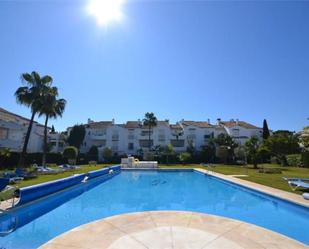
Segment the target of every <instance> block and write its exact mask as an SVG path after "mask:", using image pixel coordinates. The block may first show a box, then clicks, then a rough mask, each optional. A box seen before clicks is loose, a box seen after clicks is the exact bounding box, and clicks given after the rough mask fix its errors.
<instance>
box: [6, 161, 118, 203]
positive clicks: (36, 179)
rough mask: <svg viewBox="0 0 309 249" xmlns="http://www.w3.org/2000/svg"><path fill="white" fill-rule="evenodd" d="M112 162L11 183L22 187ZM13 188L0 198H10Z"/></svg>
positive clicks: (100, 166) (15, 186) (83, 166)
mask: <svg viewBox="0 0 309 249" xmlns="http://www.w3.org/2000/svg"><path fill="white" fill-rule="evenodd" d="M112 165H114V164H110V165H108V164H97V165H91V166H90V165H80V169H76V170H70V171H65V172H61V173H58V174H50V175H38V177H36V178H32V179H29V180H22V181H20V182H17V183H15V184H12V186H13V187H14V189H15V188H22V187H27V186H31V185H35V184H39V183H43V182H48V181H53V180H57V179H61V178H64V177H68V176H72V175H74V174H81V173H87V172H89V171H92V170H97V169H102V168H105V167H108V166H112ZM52 168H56V167H52ZM14 189H11V190H8V191H4V192H1V193H0V200H6V199H8V198H11V196H12V193H13V192H14Z"/></svg>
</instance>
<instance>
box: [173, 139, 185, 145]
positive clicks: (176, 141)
mask: <svg viewBox="0 0 309 249" xmlns="http://www.w3.org/2000/svg"><path fill="white" fill-rule="evenodd" d="M171 145H173V147H184V146H185V140H177V139H172V140H171Z"/></svg>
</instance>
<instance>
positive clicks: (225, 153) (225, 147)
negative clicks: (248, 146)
mask: <svg viewBox="0 0 309 249" xmlns="http://www.w3.org/2000/svg"><path fill="white" fill-rule="evenodd" d="M214 142H215V144H217V145H218V146H219V148H218V150H219V151H218V153H217V155H218V156H219V157H220V156H221V159H223V161H224V162H225V163H228V162H232V161H234V149H235V148H237V147H238V144H237V143H236V142H235V141H234V139H233V138H232V137H231V136H229V135H228V134H224V133H221V134H219V135H218V136H217V137H216V138H214Z"/></svg>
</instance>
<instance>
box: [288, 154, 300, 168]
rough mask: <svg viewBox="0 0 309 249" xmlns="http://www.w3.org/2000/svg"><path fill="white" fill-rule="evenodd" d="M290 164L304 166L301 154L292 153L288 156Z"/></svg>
mask: <svg viewBox="0 0 309 249" xmlns="http://www.w3.org/2000/svg"><path fill="white" fill-rule="evenodd" d="M286 160H287V162H288V165H289V166H295V167H300V166H302V160H301V154H291V155H287V156H286Z"/></svg>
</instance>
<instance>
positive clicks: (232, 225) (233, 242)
mask: <svg viewBox="0 0 309 249" xmlns="http://www.w3.org/2000/svg"><path fill="white" fill-rule="evenodd" d="M40 248H41V249H51V248H53V249H60V248H61V249H73V248H75V249H77V248H79V249H90V248H92V249H96V248H98V249H99V248H100V249H105V248H108V249H145V248H148V249H185V248H187V249H203V248H205V249H210V248H212V249H219V248H220V249H244V248H248V249H265V248H269V249H275V248H276V249H286V248H288V249H296V248H302V249H305V248H308V247H306V246H305V245H303V244H301V243H299V242H297V241H295V240H292V239H289V238H287V237H285V236H282V235H280V234H278V233H275V232H272V231H269V230H266V229H263V228H261V227H258V226H255V225H251V224H248V223H244V222H241V221H237V220H232V219H227V218H223V217H218V216H213V215H207V214H202V213H193V212H175V211H151V212H140V213H131V214H123V215H117V216H112V217H109V218H106V219H102V220H98V221H95V222H92V223H89V224H86V225H83V226H80V227H77V228H75V229H73V230H71V231H69V232H67V233H64V234H63V235H60V236H59V237H56V238H55V239H53V240H51V241H49V242H48V243H46V244H45V245H43V246H41V247H40Z"/></svg>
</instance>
